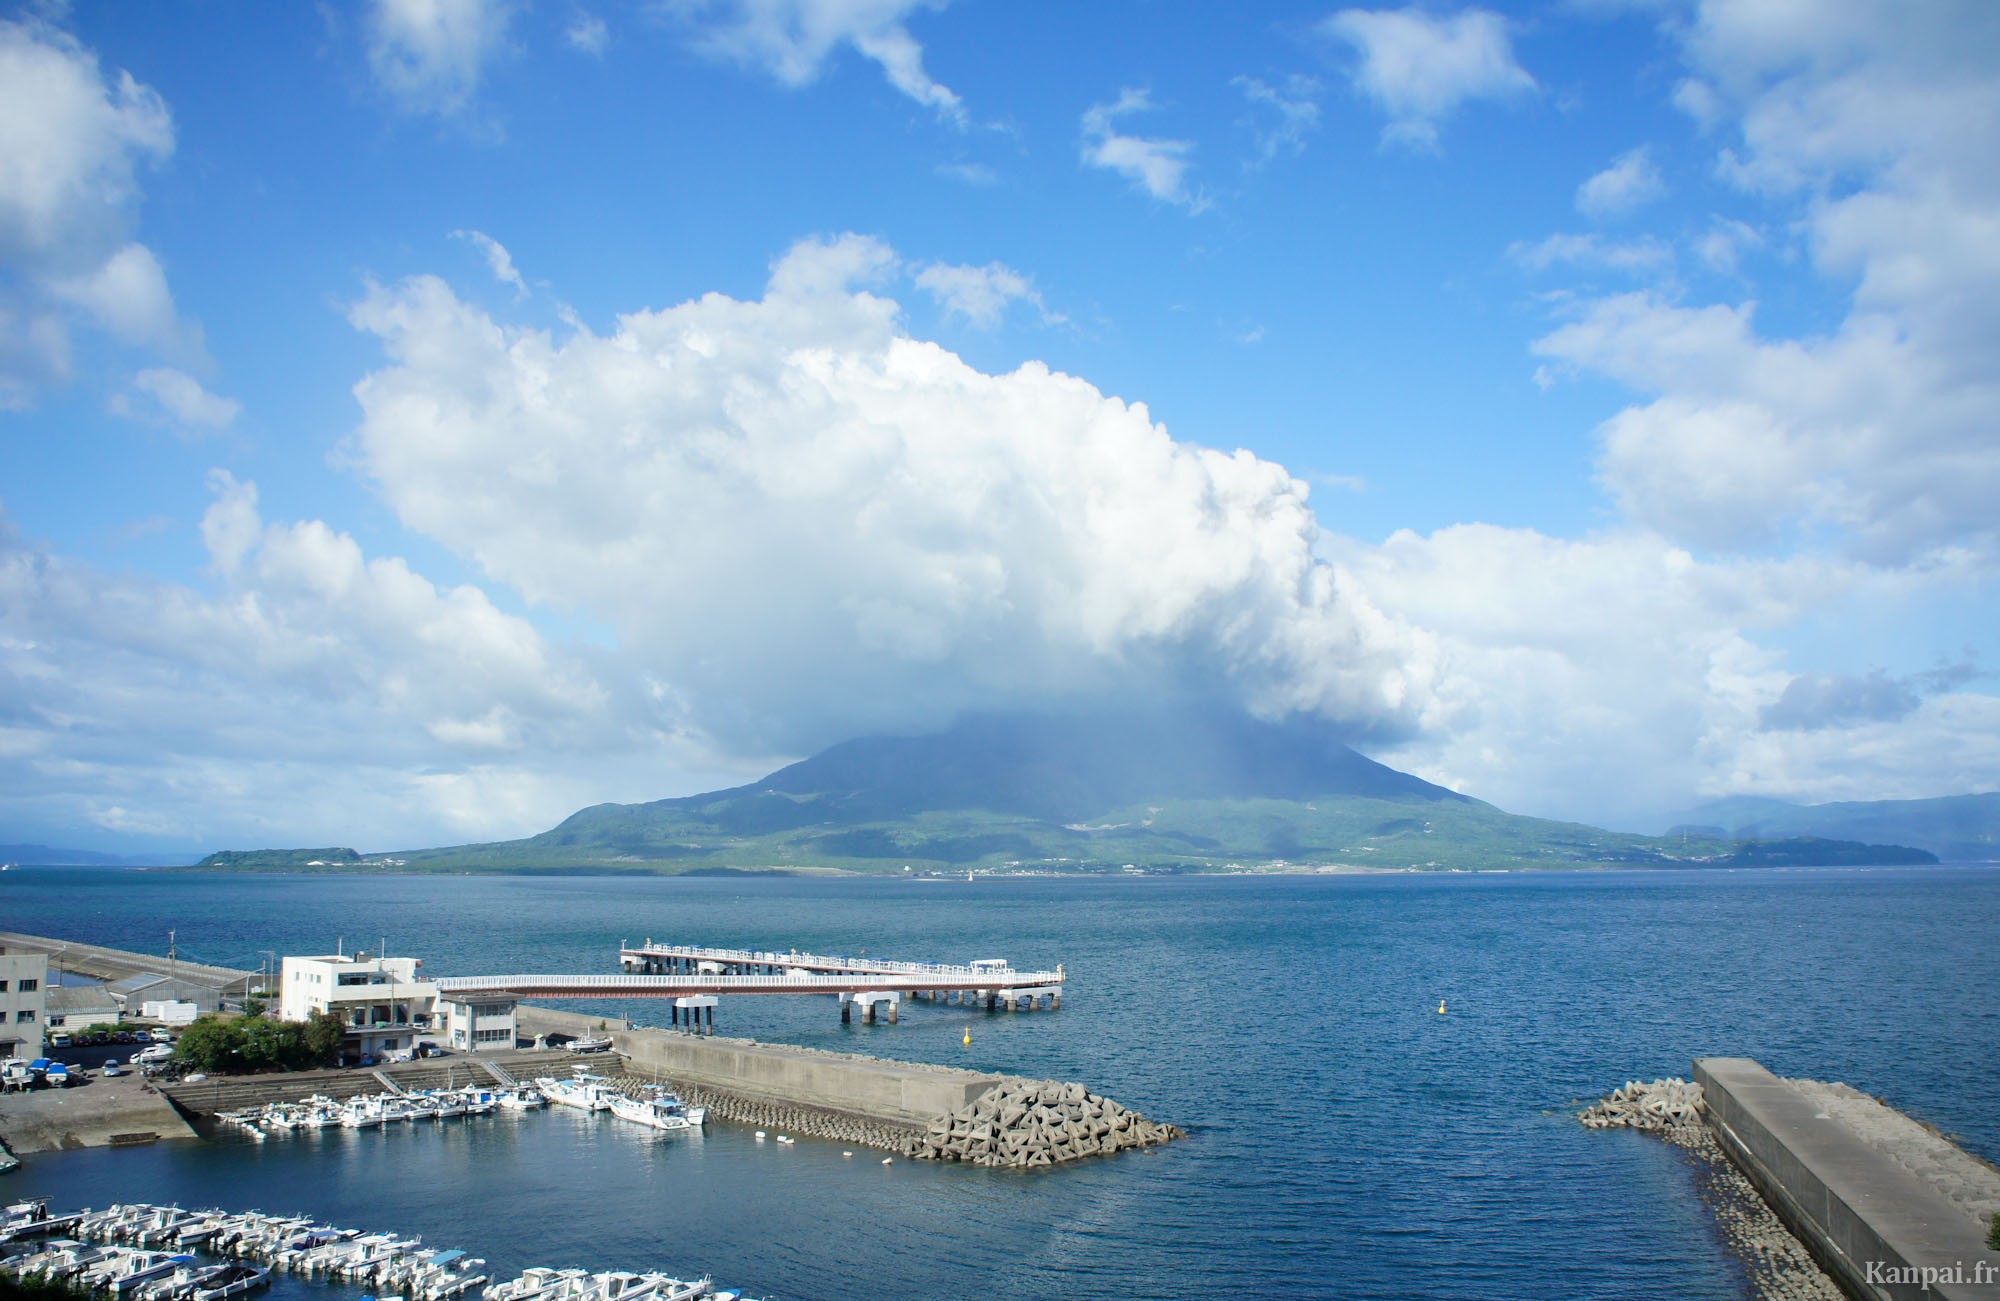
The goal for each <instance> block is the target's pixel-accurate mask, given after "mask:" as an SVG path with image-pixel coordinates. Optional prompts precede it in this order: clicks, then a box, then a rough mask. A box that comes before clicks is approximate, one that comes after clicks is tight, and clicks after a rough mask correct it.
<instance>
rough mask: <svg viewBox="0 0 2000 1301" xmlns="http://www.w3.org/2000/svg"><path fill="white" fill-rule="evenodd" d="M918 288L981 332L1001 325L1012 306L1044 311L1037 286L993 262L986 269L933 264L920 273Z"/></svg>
mask: <svg viewBox="0 0 2000 1301" xmlns="http://www.w3.org/2000/svg"><path fill="white" fill-rule="evenodd" d="M917 287H918V288H919V289H923V290H927V291H928V292H929V293H930V295H931V297H933V298H935V299H937V300H938V302H939V303H941V304H942V305H943V306H944V308H945V310H946V311H949V312H955V313H957V314H958V315H960V316H963V317H964V318H965V319H966V320H967V321H969V322H971V323H972V324H973V325H976V326H978V327H980V328H981V329H989V330H990V329H992V328H993V327H994V326H996V325H998V324H1000V318H1001V317H1002V316H1004V315H1005V314H1006V311H1007V305H1008V304H1009V303H1016V302H1025V303H1032V304H1034V306H1035V307H1036V308H1038V309H1041V310H1042V315H1043V318H1044V319H1047V318H1048V312H1047V309H1045V308H1042V296H1041V294H1040V293H1039V292H1038V291H1037V290H1036V289H1035V285H1034V282H1033V281H1031V280H1029V279H1028V278H1027V277H1026V276H1024V275H1022V274H1021V273H1020V272H1019V271H1016V270H1014V268H1012V267H1010V266H1003V265H1002V264H1000V263H998V262H989V263H987V264H986V265H985V266H983V267H975V266H951V265H948V264H946V263H943V262H933V263H931V264H930V265H929V266H926V267H925V268H924V269H923V270H921V271H919V272H918V273H917Z"/></svg>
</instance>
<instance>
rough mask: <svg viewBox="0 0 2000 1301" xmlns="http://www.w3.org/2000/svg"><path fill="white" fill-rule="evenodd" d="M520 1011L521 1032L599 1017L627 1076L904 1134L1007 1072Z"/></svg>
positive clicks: (572, 1031) (584, 1028)
mask: <svg viewBox="0 0 2000 1301" xmlns="http://www.w3.org/2000/svg"><path fill="white" fill-rule="evenodd" d="M519 1016H520V1027H521V1032H522V1033H523V1034H564V1035H583V1034H595V1033H598V1030H597V1027H598V1025H599V1024H600V1023H603V1024H605V1025H606V1027H607V1028H606V1030H605V1033H608V1034H609V1035H610V1036H611V1041H612V1050H613V1051H614V1052H616V1053H617V1054H618V1055H619V1056H620V1057H622V1058H623V1059H624V1060H625V1062H626V1067H625V1069H626V1070H627V1072H629V1073H630V1074H633V1075H638V1076H642V1077H645V1076H653V1075H657V1076H659V1077H660V1078H662V1079H666V1080H671V1081H673V1082H674V1083H675V1084H687V1085H694V1086H697V1087H700V1088H702V1089H705V1090H707V1091H709V1092H710V1093H712V1094H713V1093H728V1094H732V1095H734V1096H736V1097H738V1098H741V1099H742V1100H744V1101H745V1102H747V1103H765V1104H770V1105H775V1106H785V1107H808V1108H812V1109H814V1110H817V1111H823V1112H828V1113H832V1114H835V1115H846V1116H852V1117H855V1118H857V1119H862V1120H869V1121H874V1122H877V1123H880V1124H885V1125H890V1126H894V1127H896V1128H899V1129H906V1130H909V1131H911V1132H912V1133H914V1132H916V1131H918V1130H920V1129H922V1128H923V1127H924V1126H925V1125H927V1124H929V1123H930V1122H931V1121H932V1120H935V1119H936V1118H937V1117H939V1116H944V1115H948V1114H950V1113H951V1112H954V1111H958V1110H960V1109H961V1108H963V1107H965V1106H967V1105H968V1104H970V1103H971V1102H972V1101H973V1100H974V1099H976V1098H978V1097H979V1096H981V1095H982V1094H984V1093H986V1092H987V1091H988V1090H990V1089H992V1088H993V1087H994V1086H996V1085H998V1084H1000V1083H1002V1082H1003V1081H1005V1080H1007V1079H1008V1078H1009V1077H1008V1076H1004V1075H991V1074H986V1073H984V1072H980V1071H967V1070H959V1069H957V1068H955V1067H950V1066H931V1065H927V1064H924V1063H920V1062H898V1061H887V1060H883V1059H881V1058H875V1057H862V1056H858V1055H855V1054H850V1053H831V1052H820V1051H817V1050H815V1049H811V1048H798V1047H794V1046H792V1045H789V1044H766V1043H758V1042H757V1041H756V1040H754V1039H730V1038H726V1037H723V1036H719V1035H693V1034H678V1033H675V1032H673V1031H669V1030H651V1029H641V1030H626V1029H621V1028H620V1023H619V1022H617V1021H615V1020H613V1021H609V1022H606V1020H605V1018H603V1017H598V1016H585V1015H582V1014H580V1013H575V1012H558V1011H555V1010H553V1009H550V1008H543V1007H531V1006H526V1005H524V1006H523V1007H522V1008H521V1009H520V1014H519ZM586 1060H587V1059H586ZM731 1118H732V1119H734V1118H735V1117H731Z"/></svg>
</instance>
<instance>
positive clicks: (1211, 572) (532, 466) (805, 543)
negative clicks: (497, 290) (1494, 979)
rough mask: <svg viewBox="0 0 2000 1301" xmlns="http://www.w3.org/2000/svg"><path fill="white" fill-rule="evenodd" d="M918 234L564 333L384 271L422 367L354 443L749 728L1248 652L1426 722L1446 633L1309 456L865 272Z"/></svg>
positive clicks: (1311, 695) (378, 308)
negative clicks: (1347, 550)
mask: <svg viewBox="0 0 2000 1301" xmlns="http://www.w3.org/2000/svg"><path fill="white" fill-rule="evenodd" d="M893 265H894V256H893V254H892V252H891V251H890V250H889V249H887V248H886V247H884V246H883V245H881V244H879V243H877V242H875V241H872V240H869V239H865V238H861V237H856V236H851V235H850V236H844V237H841V238H838V239H834V240H830V241H807V242H804V243H801V244H800V245H798V246H796V247H795V248H793V249H792V250H791V251H790V252H789V253H788V254H786V255H785V256H784V257H783V258H782V259H781V260H780V261H779V262H778V263H777V264H776V265H775V266H774V268H773V271H772V275H771V279H770V284H769V287H768V289H767V291H766V293H765V296H764V297H763V298H762V299H760V300H757V301H738V300H735V299H731V298H727V297H723V296H721V295H717V294H710V295H708V296H706V297H703V298H701V299H699V300H697V301H693V302H688V303H683V304H680V305H678V306H675V307H671V308H666V309H664V310H658V311H642V312H634V313H631V314H629V315H625V316H621V317H619V318H618V320H617V323H616V328H615V329H614V330H613V331H611V332H610V333H608V334H603V335H599V334H595V333H591V332H589V331H587V330H583V329H580V328H579V329H575V330H574V331H573V332H571V333H568V334H567V335H566V336H565V337H561V338H557V337H554V336H552V335H550V334H549V333H546V332H543V331H539V330H531V329H518V328H511V327H509V326H506V325H503V324H501V323H500V322H497V321H495V320H494V319H492V318H491V317H490V316H488V315H487V314H486V313H485V312H484V311H482V310H480V309H478V308H476V307H474V306H472V305H470V304H468V303H467V302H465V301H463V300H462V299H460V298H459V297H458V296H457V295H456V294H455V293H454V292H453V291H452V290H451V289H450V288H448V287H447V286H446V285H445V284H444V283H442V282H441V281H438V280H436V279H431V278H427V277H423V278H416V279H412V280H409V281H406V282H403V283H401V284H398V285H394V286H386V287H376V288H374V289H373V290H372V291H371V292H369V293H368V294H367V295H366V297H365V298H364V299H363V300H362V301H361V302H360V303H358V304H357V305H356V306H355V307H354V309H353V311H352V316H353V320H354V322H355V324H356V325H357V326H359V327H360V328H362V329H364V330H367V331H370V332H372V333H373V334H375V335H377V336H379V338H380V339H381V341H382V344H383V346H384V348H385V350H386V351H387V353H388V357H389V364H388V365H387V366H386V367H384V368H383V369H381V370H378V371H376V372H375V373H373V374H371V375H369V376H368V377H367V378H366V379H364V380H363V381H362V382H361V383H360V384H359V385H358V386H357V387H356V390H355V392H356V396H357V397H358V399H359V401H360V403H361V407H362V411H363V419H362V422H361V424H360V426H359V428H358V429H357V430H356V432H355V434H354V438H353V446H352V453H353V455H354V456H355V457H356V458H357V460H358V462H359V464H360V465H361V466H362V467H364V469H365V471H366V473H367V474H368V475H369V476H370V477H371V478H372V479H373V480H374V481H375V483H376V484H377V485H378V487H379V490H380V491H381V493H382V495H383V496H384V497H385V498H386V499H387V500H388V501H389V502H390V503H391V504H392V505H393V506H394V508H395V509H396V511H397V512H398V514H399V515H400V517H401V518H402V520H403V521H404V522H405V523H406V524H407V525H409V526H411V527H413V528H416V529H419V530H421V531H422V532H424V533H427V534H429V535H431V536H433V537H435V538H437V539H439V540H441V541H442V542H444V543H445V544H446V545H448V546H450V547H451V548H453V549H454V550H456V551H458V552H459V553H461V554H463V555H466V556H470V557H473V558H474V559H476V561H477V563H478V564H479V566H480V567H481V568H482V569H483V570H484V571H485V572H486V573H487V574H488V575H490V576H491V577H492V578H494V579H497V580H499V581H501V582H504V583H506V584H508V585H510V586H512V587H513V588H515V589H517V590H518V591H519V592H521V593H522V594H523V595H524V596H525V597H526V598H527V599H528V600H529V601H531V602H535V603H548V604H552V605H555V606H559V607H563V608H568V609H573V610H578V611H582V612H586V613H588V614H589V615H590V616H592V617H594V618H596V619H598V620H602V621H604V622H606V623H608V624H609V625H611V626H612V627H613V628H614V629H615V630H616V633H617V636H618V639H619V644H620V650H621V651H622V652H623V653H625V654H626V655H628V656H630V657H631V658H632V659H633V660H634V661H635V662H636V663H638V664H641V665H644V666H645V667H646V668H647V669H648V671H650V672H652V673H654V674H657V675H658V677H659V678H660V679H661V681H662V682H663V684H664V685H665V686H666V688H667V689H669V690H671V691H672V692H674V693H675V695H676V696H677V697H678V698H680V699H684V700H686V701H688V702H690V707H691V709H692V710H693V711H694V714H695V716H696V717H697V718H698V719H699V720H700V721H701V722H702V724H703V725H704V726H706V727H708V728H710V729H711V730H713V731H714V732H715V733H716V734H718V735H719V736H722V737H726V738H729V739H731V740H733V741H735V742H736V743H738V744H762V745H769V746H775V747H778V748H788V749H794V750H800V749H806V748H810V747H812V746H815V745H819V744H824V743H826V742H830V741H833V740H837V739H840V738H842V737H844V736H847V735H851V734H853V733H855V732H859V731H866V730H870V729H880V728H885V727H912V726H924V725H929V724H936V723H940V722H943V721H944V720H945V719H947V718H948V717H949V716H950V715H951V714H952V713H954V712H956V711H957V710H958V709H960V708H962V707H965V706H967V705H971V704H982V705H989V706H990V705H993V704H1006V703H1044V702H1049V701H1056V700H1061V699H1064V698H1066V697H1069V696H1074V695H1082V694H1099V693H1103V692H1106V691H1116V690H1130V689H1148V690H1177V689H1181V688H1183V687H1188V688H1190V689H1195V690H1210V689H1212V686H1211V684H1213V683H1217V682H1219V683H1222V684H1224V689H1225V690H1228V691H1230V692H1232V693H1233V694H1235V695H1236V696H1238V697H1239V698H1240V699H1241V700H1242V701H1244V702H1245V703H1247V704H1248V705H1250V706H1251V707H1252V708H1255V709H1258V710H1260V711H1263V712H1266V713H1282V712H1288V711H1294V710H1304V711H1311V712H1314V713H1317V714H1320V715H1323V716H1325V717H1327V718H1330V719H1333V720H1335V721H1337V722H1338V723H1340V724H1342V725H1344V726H1346V727H1348V728H1349V729H1351V730H1352V731H1353V732H1355V733H1356V734H1358V735H1383V734H1400V733H1404V732H1406V731H1408V730H1409V729H1410V728H1412V727H1415V726H1417V725H1419V724H1420V723H1421V720H1422V716H1423V714H1424V711H1425V710H1426V709H1427V708H1428V707H1429V687H1428V682H1429V675H1430V673H1431V669H1432V666H1431V663H1430V658H1429V647H1428V644H1427V642H1426V640H1425V639H1424V638H1423V637H1422V636H1420V635H1419V634H1416V633H1413V632H1412V631H1411V630H1409V629H1408V628H1406V627H1404V626H1403V625H1400V624H1398V623H1396V622H1394V621H1392V620H1390V619H1387V618H1385V617H1384V616H1383V615H1382V614H1381V613H1380V612H1379V610H1377V609H1376V608H1375V607H1374V606H1373V605H1372V604H1371V603H1370V602H1369V600H1368V598H1367V597H1366V596H1365V595H1364V594H1363V593H1362V592H1361V591H1360V590H1359V588H1358V587H1357V586H1356V585H1355V584H1354V583H1353V582H1352V581H1351V579H1350V578H1349V577H1348V576H1347V575H1346V574H1345V573H1344V572H1343V571H1342V570H1341V569H1340V568H1338V567H1337V566H1334V565H1331V564H1328V563H1326V562H1324V561H1322V560H1319V559H1316V558H1315V556H1314V543H1315V541H1316V538H1317V536H1318V529H1317V524H1316V522H1315V520H1314V517H1313V514H1312V512H1311V510H1310V508H1309V507H1308V505H1307V501H1306V488H1305V486H1304V485H1303V484H1301V483H1299V482H1298V481H1296V480H1294V479H1293V478H1291V477H1290V476H1289V475H1288V474H1287V473H1286V472H1285V470H1284V469H1283V468H1282V467H1280V466H1278V465H1275V464H1272V463H1271V462H1268V461H1262V460H1259V459H1258V458H1256V457H1254V456H1252V455H1250V454H1249V453H1247V452H1242V451H1237V452H1234V453H1225V452H1220V451H1214V450H1210V449H1206V448H1202V447H1197V446H1193V445H1189V444H1185V443H1178V442H1176V441H1174V440H1173V439H1172V438H1171V437H1169V436H1168V434H1167V431H1166V430H1165V429H1164V428H1162V427H1161V426H1160V425H1159V424H1157V423H1155V422H1154V421H1153V420H1152V419H1151V417H1150V416H1149V414H1148V412H1147V411H1146V409H1145V408H1144V407H1143V406H1140V405H1136V404H1128V403H1125V402H1122V401H1120V400H1118V399H1116V398H1113V397H1109V396H1106V395H1105V394H1103V393H1100V392H1098V391H1097V390H1096V389H1095V388H1093V387H1092V386H1091V385H1089V384H1088V383H1086V382H1084V381H1082V380H1079V379H1076V378H1073V377H1070V376H1067V375H1061V374H1057V373H1053V372H1051V371H1050V370H1049V369H1048V368H1046V367H1045V366H1042V365H1040V364H1037V363H1030V364H1028V365H1025V366H1023V367H1021V368H1020V369H1018V370H1016V371H1013V372H1011V373H1009V374H1005V375H989V374H984V373H982V372H980V371H978V370H976V369H974V368H972V367H970V366H968V365H967V364H966V363H965V362H963V361H962V360H960V359H959V358H958V357H956V356H954V355H953V354H951V353H950V352H947V351H945V350H944V349H942V348H940V347H938V346H936V345H935V344H931V343H926V342H923V341H920V340H917V339H914V338H911V337H909V336H908V335H907V334H905V333H904V332H903V331H902V330H901V329H900V328H899V326H898V312H897V308H896V304H895V303H894V302H893V301H892V300H890V299H889V298H887V297H884V296H881V295H879V294H877V293H874V292H871V291H870V290H869V289H868V288H865V287H862V286H865V285H868V284H871V283H875V282H877V281H879V280H880V279H881V278H882V277H883V276H885V275H887V274H888V273H889V272H890V270H891V269H892V267H893ZM1191 684H1192V685H1191Z"/></svg>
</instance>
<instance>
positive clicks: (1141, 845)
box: [202, 713, 1936, 874]
mask: <svg viewBox="0 0 2000 1301" xmlns="http://www.w3.org/2000/svg"><path fill="white" fill-rule="evenodd" d="M314 860H318V861H317V862H314ZM1934 861H1936V860H1935V859H1934V858H1933V857H1932V856H1931V855H1929V854H1927V853H1923V852H1921V851H1913V850H1909V849H1902V848H1899V847H1896V846H1893V845H1870V844H1861V843H1845V842H1838V841H1834V840H1826V839H1816V840H1815V839H1794V838H1787V839H1783V840H1779V841H1776V842H1760V843H1754V844H1743V843H1738V842H1737V841H1735V840H1734V839H1732V838H1730V837H1727V836H1719V835H1718V836H1687V835H1676V836H1671V837H1653V836H1638V835H1630V834H1626V833H1622V832H1614V831H1605V830H1602V829H1600V828H1597V827H1590V826H1584V825H1581V824H1578V823H1567V822H1552V821H1547V820H1544V819H1540V818H1524V817H1518V816H1515V815H1513V814H1510V813H1505V812H1502V811H1501V810H1499V809H1496V808H1494V807H1493V806H1492V805H1490V804H1485V803H1482V802H1481V801H1479V800H1475V799H1470V798H1468V797H1466V796H1464V795H1460V794H1458V793H1456V792H1454V791H1450V790H1446V789H1445V788H1444V787H1441V786H1436V785H1433V784H1431V783H1430V782H1426V781H1423V780H1421V779H1419V778H1417V777H1413V776H1410V775H1409V774H1408V773H1402V772H1398V771H1396V770H1395V769H1393V768H1389V767H1386V766H1384V765H1382V764H1379V763H1376V762H1375V761H1373V760H1371V759H1368V758H1365V757H1363V756H1362V755H1360V754H1357V753H1355V752H1354V751H1353V750H1351V749H1349V748H1348V747H1347V746H1345V745H1343V744H1340V743H1339V742H1338V741H1337V740H1335V739H1334V738H1333V737H1332V735H1331V734H1330V733H1329V732H1327V731H1326V730H1324V729H1323V728H1320V727H1317V726H1315V725H1312V724H1309V723H1303V722H1298V721H1293V722H1288V723H1282V724H1279V723H1265V722H1259V721H1257V720H1254V719H1250V718H1247V717H1243V716H1241V715H1233V714H1219V713H1195V714H1188V713H1181V714H1174V715H1144V716H1135V715H1128V714H1105V715H1095V716H1082V717H1069V718H1047V717H1038V716H1026V715H1005V716H975V717H973V718H969V719H966V720H963V721H961V722H960V723H959V724H958V725H956V726H954V727H953V728H951V729H949V730H948V731H946V732H943V733H940V734H938V735H935V736H927V737H915V738H893V737H892V738H871V739H867V740H858V741H849V742H845V743H843V744H841V745H836V746H834V747H832V748H831V749H829V750H826V751H823V752H822V753H820V754H818V755H816V756H814V757H813V758H810V759H807V760H804V761H802V762H800V763H796V764H793V765H791V766H790V767H787V768H783V769H780V770H779V771H777V772H775V773H772V774H771V775H770V776H768V777H766V778H765V779H764V780H762V781H759V782H753V783H751V784H750V785H747V786H739V787H735V788H733V789H730V790H721V791H712V792H709V793H707V794H704V795H691V796H686V797H683V798H679V799H667V800H657V801H654V802H652V803H647V804H599V805H594V806H592V807H590V808H587V809H583V810H581V811H579V812H578V813H576V814H574V815H572V816H571V817H569V818H568V819H566V820H565V821H563V822H562V823H561V824H560V825H559V826H556V827H554V828H552V829H551V830H549V831H545V832H543V833H542V834H540V835H538V836H531V837H529V838H527V839H525V840H512V841H502V842H498V843H493V844H482V845H461V846H456V847H453V848H447V849H422V850H407V851H399V852H398V853H396V854H394V855H393V856H389V857H386V858H377V859H362V858H360V856H358V855H356V854H354V852H353V851H352V850H295V851H268V852H266V853H234V852H232V853H225V854H216V855H212V856H211V857H210V858H209V859H207V860H204V862H203V864H202V865H203V866H204V867H211V868H240V869H262V870H333V871H352V870H369V869H375V868H389V869H391V870H398V871H414V872H422V871H489V872H536V871H594V872H620V871H640V872H709V873H712V872H726V871H741V870H759V871H774V870H775V871H803V870H826V869H835V870H845V871H856V872H870V873H882V874H886V873H896V874H901V873H902V872H903V871H904V870H905V869H908V870H909V871H911V872H927V871H951V870H957V871H963V870H966V869H968V868H975V869H983V870H1010V869H1013V870H1032V871H1075V872H1101V871H1117V870H1121V869H1123V868H1126V867H1135V868H1141V869H1145V870H1150V871H1215V870H1241V869H1253V870H1254V869H1282V868H1292V869H1310V868H1319V867H1327V868H1333V867H1359V868H1376V869H1390V870H1410V869H1415V870H1443V869H1454V868H1455V869H1493V868H1535V867H1544V868H1551V867H1583V866H1594V865H1595V866H1605V865H1631V866H1641V865H1653V866H1676V865H1678V866H1694V865H1699V866H1736V865H1751V864H1755V865H1768V864H1774V863H1798V864H1844V863H1914V862H1934Z"/></svg>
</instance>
